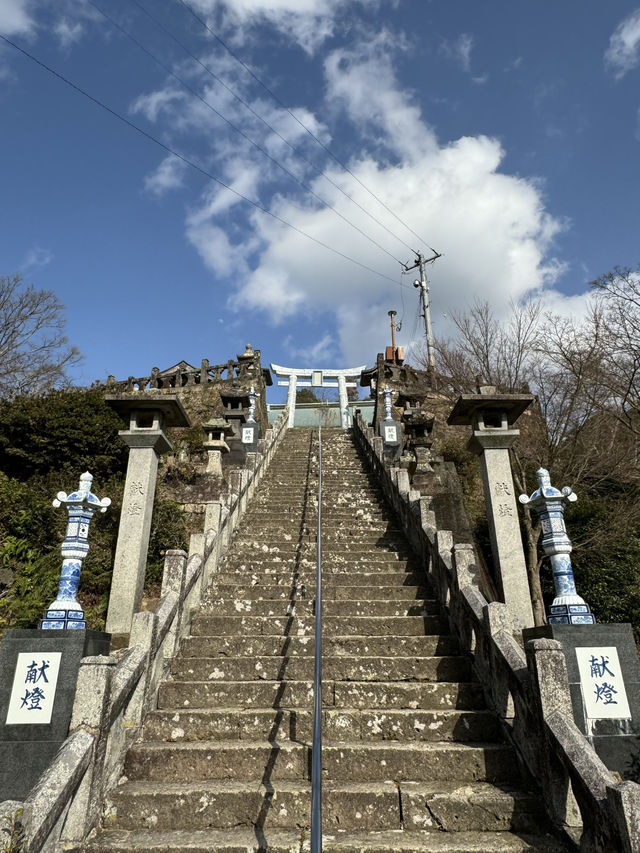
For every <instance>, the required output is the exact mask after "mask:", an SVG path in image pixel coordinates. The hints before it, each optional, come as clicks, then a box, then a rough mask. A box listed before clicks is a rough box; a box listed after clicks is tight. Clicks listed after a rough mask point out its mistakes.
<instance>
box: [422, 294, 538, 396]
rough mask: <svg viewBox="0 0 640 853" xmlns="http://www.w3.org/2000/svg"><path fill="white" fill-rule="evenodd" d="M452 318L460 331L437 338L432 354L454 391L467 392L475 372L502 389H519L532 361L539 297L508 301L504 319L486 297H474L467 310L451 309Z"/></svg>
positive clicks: (523, 382)
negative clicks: (506, 313) (499, 316)
mask: <svg viewBox="0 0 640 853" xmlns="http://www.w3.org/2000/svg"><path fill="white" fill-rule="evenodd" d="M451 318H452V319H453V322H454V324H455V326H456V328H457V330H458V334H457V335H456V338H455V339H454V340H451V339H448V340H439V341H436V358H437V363H438V369H439V372H440V373H442V374H444V375H445V376H447V377H448V378H449V379H450V382H451V384H452V385H453V386H454V388H455V390H456V391H471V390H472V389H473V388H475V385H476V379H477V377H478V376H480V377H481V378H482V381H483V382H484V383H485V384H487V385H495V386H496V387H497V388H499V389H502V390H506V389H513V388H521V387H522V385H523V384H526V383H527V382H528V380H529V372H530V365H531V363H532V361H533V360H535V353H534V348H535V341H536V339H537V335H538V327H539V323H540V318H541V305H540V302H538V301H535V300H534V301H531V302H526V303H524V304H516V303H512V304H511V314H510V316H509V319H508V320H507V321H505V322H502V321H500V320H498V319H497V318H496V317H495V315H494V314H493V312H492V310H491V307H490V306H489V303H488V302H486V301H477V302H475V303H474V304H473V306H472V307H471V308H470V309H469V310H468V311H460V312H453V313H452V314H451Z"/></svg>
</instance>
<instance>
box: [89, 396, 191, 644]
mask: <svg viewBox="0 0 640 853" xmlns="http://www.w3.org/2000/svg"><path fill="white" fill-rule="evenodd" d="M105 399H106V401H107V403H108V404H109V405H110V406H111V408H113V409H115V410H116V412H117V413H118V414H119V415H121V416H122V417H123V418H124V419H128V420H129V429H128V430H121V431H120V432H119V435H120V438H122V440H123V441H124V442H125V443H126V444H127V445H128V446H129V448H130V450H129V464H128V466H127V477H126V481H125V485H124V497H123V499H122V512H121V514H120V527H119V529H118V544H117V546H116V556H115V560H114V565H113V579H112V582H111V593H110V596H109V609H108V611H107V625H106V629H107V631H109V632H110V633H112V634H120V635H122V634H128V633H129V631H130V630H131V620H132V619H133V614H134V613H135V612H136V611H137V610H139V609H140V603H141V601H142V590H143V587H144V575H145V569H146V564H147V551H148V549H149V536H150V533H151V515H152V513H153V500H154V495H155V490H156V478H157V473H158V459H159V456H160V454H161V453H165V452H166V451H167V450H170V449H171V442H170V441H169V439H168V438H167V436H166V435H165V433H164V427H183V426H190V423H191V422H190V421H189V418H188V416H187V413H186V412H185V410H184V408H183V406H182V403H181V402H180V401H179V400H178V398H177V397H174V396H168V395H166V394H162V393H158V392H155V393H154V392H139V393H137V394H136V393H134V394H120V395H117V396H107V397H105Z"/></svg>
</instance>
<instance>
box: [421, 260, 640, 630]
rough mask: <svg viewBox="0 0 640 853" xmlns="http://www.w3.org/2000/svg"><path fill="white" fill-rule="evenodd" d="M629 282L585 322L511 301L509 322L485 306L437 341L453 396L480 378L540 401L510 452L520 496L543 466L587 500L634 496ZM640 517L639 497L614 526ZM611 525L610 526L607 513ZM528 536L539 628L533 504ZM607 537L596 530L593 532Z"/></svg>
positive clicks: (634, 304)
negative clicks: (609, 488) (606, 492)
mask: <svg viewBox="0 0 640 853" xmlns="http://www.w3.org/2000/svg"><path fill="white" fill-rule="evenodd" d="M632 282H633V284H634V285H635V290H634V289H631V288H630V287H628V286H626V287H624V288H617V289H616V290H615V291H614V290H613V286H612V285H611V284H610V283H609V282H607V284H608V285H609V287H611V288H612V289H611V291H608V292H607V296H606V297H605V296H604V294H603V293H601V294H600V296H599V298H598V299H596V301H595V302H594V305H593V307H592V312H591V315H590V317H589V319H588V321H587V322H586V323H584V324H577V323H574V322H572V321H570V320H566V319H562V318H559V317H555V316H550V315H546V316H544V317H543V316H542V311H541V306H540V303H539V302H530V303H525V304H523V305H517V304H514V305H512V310H511V314H510V316H508V317H507V318H506V319H505V320H498V319H497V318H496V317H495V315H494V314H493V312H492V310H491V308H490V307H489V305H488V303H486V302H476V303H475V304H474V305H473V306H472V308H471V309H469V310H468V311H466V312H459V313H456V314H454V315H453V320H454V323H455V325H456V328H457V330H458V336H457V337H456V338H455V339H453V340H447V341H444V342H437V343H436V354H437V359H438V368H439V371H440V373H441V375H443V376H445V377H447V378H448V379H449V384H450V385H451V387H452V388H453V389H454V390H455V391H457V392H465V391H466V392H468V391H471V390H472V389H474V387H475V385H476V383H477V377H478V376H480V377H481V381H482V382H483V383H484V384H489V385H495V386H496V387H497V389H498V391H502V392H510V391H521V390H522V388H523V387H527V388H528V389H530V390H531V391H532V392H533V393H534V394H535V395H536V397H537V404H536V405H535V406H534V407H532V408H531V409H530V410H529V411H528V412H527V413H526V415H525V416H524V417H523V418H522V419H521V420H520V422H519V424H518V426H519V428H520V430H521V435H520V438H519V440H518V442H517V443H516V445H515V446H514V447H513V448H512V449H511V451H510V454H511V463H512V471H513V476H514V483H515V486H516V489H517V491H518V492H521V493H522V492H526V493H530V492H531V491H532V490H533V489H534V488H535V487H536V482H535V471H536V470H537V469H538V468H540V467H544V468H547V469H548V470H549V471H550V472H551V476H552V478H553V480H554V482H557V483H558V484H560V485H562V486H564V485H571V486H572V487H573V488H575V489H582V491H583V493H585V494H591V495H594V494H596V493H597V492H598V489H599V488H600V487H602V486H603V484H606V483H607V482H609V481H611V480H612V479H614V478H615V480H616V482H617V483H618V484H622V485H623V487H624V484H628V485H629V487H630V489H629V491H630V494H632V493H633V492H634V489H633V486H634V484H636V485H637V482H638V479H640V477H639V475H638V464H637V440H636V436H635V435H633V434H632V431H633V430H637V434H640V423H638V421H637V420H636V419H637V413H636V412H637V409H635V408H634V406H635V405H636V396H635V394H636V390H637V391H638V392H640V382H639V379H640V377H638V374H637V371H636V363H637V362H639V363H640V334H638V335H637V337H634V336H635V335H636V328H637V329H638V330H640V276H638V277H637V278H634V277H633V276H632ZM617 285H618V280H616V286H617ZM620 289H622V293H620V292H619V290H620ZM630 294H632V296H630ZM606 300H609V301H608V302H606ZM623 300H624V304H625V308H624V309H622V307H621V306H622V304H623ZM636 322H637V326H636V325H635V324H636ZM605 341H606V342H607V344H606V346H607V347H608V350H607V352H606V353H605V352H603V349H604V348H605ZM634 345H635V347H636V348H637V351H638V352H637V355H638V359H636V350H635V349H634ZM636 382H639V384H638V388H637V389H636V386H635V383H636ZM639 514H640V503H639V502H638V501H637V500H636V499H635V498H634V499H633V500H629V502H628V503H626V504H623V505H622V506H621V507H620V511H619V512H618V513H617V517H616V519H614V520H613V522H614V523H617V521H618V520H620V519H621V518H622V516H623V515H624V517H625V519H626V522H627V523H633V520H634V519H637V517H638V515H639ZM603 523H605V522H604V518H603ZM606 523H608V524H611V523H612V520H611V518H610V517H609V516H608V517H607V521H606ZM522 531H523V537H524V546H525V557H526V564H527V572H528V579H529V587H530V592H531V599H532V604H533V610H534V617H535V620H536V624H542V623H543V622H544V621H545V614H544V602H543V597H542V588H541V582H540V568H541V564H542V558H541V556H540V554H539V548H538V544H539V539H540V533H541V529H540V523H539V521H538V520H537V517H536V516H535V514H533V515H532V514H531V513H530V511H529V510H528V508H527V507H524V511H523V517H522ZM601 533H602V530H597V529H595V527H594V529H593V531H592V534H591V535H592V536H597V535H600V534H601ZM576 544H577V545H580V544H582V545H584V544H586V543H576Z"/></svg>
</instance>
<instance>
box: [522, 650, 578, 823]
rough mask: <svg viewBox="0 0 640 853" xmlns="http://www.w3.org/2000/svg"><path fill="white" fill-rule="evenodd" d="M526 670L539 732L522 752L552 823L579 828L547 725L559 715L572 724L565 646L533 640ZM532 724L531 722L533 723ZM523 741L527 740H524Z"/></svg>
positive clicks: (562, 766)
mask: <svg viewBox="0 0 640 853" xmlns="http://www.w3.org/2000/svg"><path fill="white" fill-rule="evenodd" d="M525 651H526V655H527V669H528V671H529V679H530V684H531V688H532V691H533V701H534V702H536V704H537V706H538V707H537V709H534V713H535V711H537V714H536V716H537V717H538V725H537V726H536V729H537V731H536V732H535V733H534V732H529V733H528V736H527V738H526V741H527V742H525V743H521V744H520V746H521V748H524V749H525V750H527V748H528V752H529V754H528V755H527V760H528V762H529V765H530V766H532V767H537V769H538V773H537V774H536V776H537V778H538V779H541V780H542V779H544V780H545V782H544V784H543V785H542V791H543V796H544V798H545V803H546V807H547V811H548V812H549V814H550V816H551V818H552V820H554V821H555V822H556V823H557V824H558V825H560V826H562V825H564V824H566V825H567V826H580V825H581V823H582V821H581V818H580V811H579V809H578V806H577V803H576V802H575V798H574V796H573V792H572V790H571V782H570V779H569V775H568V773H567V771H566V769H565V767H564V765H563V764H562V761H561V760H560V759H559V758H558V756H557V753H556V751H555V750H554V749H551V748H550V744H549V737H548V734H547V731H546V727H545V724H544V721H545V719H548V718H549V717H550V716H551V715H552V714H554V713H556V712H559V713H560V714H562V715H563V716H564V717H566V718H567V719H568V720H571V721H573V711H572V707H571V694H570V692H569V678H568V675H567V663H566V660H565V656H564V652H563V650H562V645H561V643H559V642H558V641H557V640H545V639H543V640H530V641H529V642H528V643H526V648H525ZM531 722H532V720H530V723H531ZM523 740H524V738H523Z"/></svg>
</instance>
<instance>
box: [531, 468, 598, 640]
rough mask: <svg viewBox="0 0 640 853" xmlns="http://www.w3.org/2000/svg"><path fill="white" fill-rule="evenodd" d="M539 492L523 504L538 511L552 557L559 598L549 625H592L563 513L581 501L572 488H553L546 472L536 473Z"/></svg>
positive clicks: (546, 548) (545, 544)
mask: <svg viewBox="0 0 640 853" xmlns="http://www.w3.org/2000/svg"><path fill="white" fill-rule="evenodd" d="M536 476H537V478H538V485H539V488H537V489H536V491H535V492H533V494H532V495H531V496H530V497H529V496H528V495H520V497H519V501H520V503H521V504H525V505H527V506H529V507H530V508H531V509H533V510H535V511H536V513H537V515H538V518H539V519H540V524H541V526H542V550H543V551H544V553H545V554H546V555H547V556H548V557H549V561H550V563H551V570H552V572H553V582H554V585H555V588H556V597H555V598H554V599H553V603H552V604H551V607H550V608H549V616H548V619H549V624H551V625H553V624H556V625H593V624H595V621H596V620H595V617H594V615H593V614H592V613H591V609H590V607H589V605H588V604H587V603H586V601H585V600H584V599H583V598H581V597H580V596H579V595H578V593H577V591H576V584H575V580H574V577H573V569H572V567H571V558H570V557H569V554H570V553H571V540H570V539H569V537H568V536H567V529H566V527H565V523H564V510H565V506H566V504H567V503H573V502H574V501H576V500H578V496H577V495H576V494H575V493H574V491H573V490H572V489H571V488H570V487H569V486H565V487H564V488H563V489H562V491H559V490H558V489H556V488H555V487H554V486H552V485H551V479H550V477H549V472H548V471H547V470H546V468H540V469H539V470H538V471H536Z"/></svg>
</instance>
